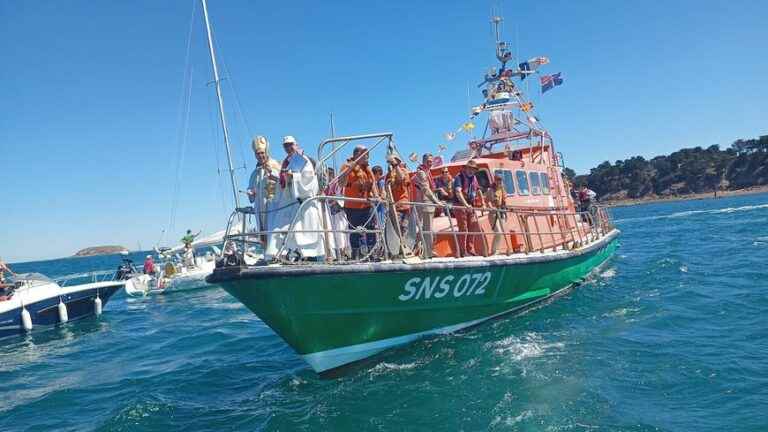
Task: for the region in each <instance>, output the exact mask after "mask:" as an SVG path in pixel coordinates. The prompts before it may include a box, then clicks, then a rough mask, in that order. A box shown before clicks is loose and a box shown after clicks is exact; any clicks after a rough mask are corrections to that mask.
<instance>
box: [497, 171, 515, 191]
mask: <svg viewBox="0 0 768 432" xmlns="http://www.w3.org/2000/svg"><path fill="white" fill-rule="evenodd" d="M496 174H497V175H501V179H502V180H503V181H504V191H505V192H506V193H507V195H514V194H515V179H514V177H513V176H512V171H509V170H496Z"/></svg>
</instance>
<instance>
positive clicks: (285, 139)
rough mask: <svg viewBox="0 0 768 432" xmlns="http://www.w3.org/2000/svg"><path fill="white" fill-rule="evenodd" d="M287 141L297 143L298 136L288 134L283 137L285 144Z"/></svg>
mask: <svg viewBox="0 0 768 432" xmlns="http://www.w3.org/2000/svg"><path fill="white" fill-rule="evenodd" d="M285 143H291V144H296V138H294V137H293V136H292V135H286V136H285V137H283V144H285Z"/></svg>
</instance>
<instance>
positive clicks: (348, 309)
mask: <svg viewBox="0 0 768 432" xmlns="http://www.w3.org/2000/svg"><path fill="white" fill-rule="evenodd" d="M618 234H619V232H618V231H617V230H614V231H612V232H611V233H609V234H608V235H606V236H604V237H602V238H601V239H599V240H597V241H596V242H594V243H592V244H590V245H589V246H587V247H583V248H581V249H577V250H574V251H558V252H550V253H543V254H538V253H537V254H529V255H517V256H512V257H490V258H480V257H473V258H464V259H450V258H448V259H438V260H432V261H429V262H421V263H417V264H405V263H403V264H395V263H372V264H359V265H347V266H339V265H314V266H304V267H303V268H297V267H290V266H275V267H269V266H268V267H237V268H224V269H217V270H216V271H215V272H214V273H213V275H211V276H210V277H209V282H212V283H219V284H220V285H222V286H223V287H224V289H225V290H226V291H227V292H228V293H230V294H231V295H233V296H234V297H235V298H237V299H238V300H239V301H240V302H242V303H243V304H244V305H245V306H247V307H248V308H249V309H250V310H251V311H253V312H254V313H255V314H256V315H257V316H258V317H259V318H261V319H262V320H263V321H264V322H265V323H266V324H267V325H269V326H270V327H271V328H272V329H273V330H274V331H275V332H276V333H277V334H278V335H280V336H281V337H282V338H283V339H284V340H285V341H286V342H287V343H288V344H289V345H290V346H291V347H293V349H295V350H296V352H297V353H299V354H300V355H301V356H302V357H303V358H304V359H305V360H306V361H307V362H308V363H309V364H310V365H311V366H312V368H313V369H314V370H315V371H317V372H324V371H328V370H330V369H334V368H337V367H339V366H343V365H345V364H348V363H351V362H354V361H357V360H361V359H363V358H366V357H369V356H371V355H374V354H377V353H379V352H381V351H383V350H385V349H388V348H391V347H394V346H397V345H402V344H405V343H408V342H411V341H413V340H415V339H417V338H419V337H422V336H426V335H430V334H441V333H450V332H453V331H457V330H460V329H462V328H466V327H469V326H472V325H475V324H478V323H480V322H482V321H485V320H487V319H490V318H493V317H496V316H499V315H502V314H506V313H509V312H514V311H518V310H521V309H524V308H527V307H530V306H532V305H533V304H535V303H537V302H540V301H542V300H545V299H547V298H549V297H551V296H554V295H556V294H557V293H558V292H561V291H562V290H564V289H567V288H569V287H571V286H572V285H573V284H575V283H577V282H579V281H581V280H582V279H583V278H584V277H586V276H587V275H588V274H589V273H590V272H591V271H593V270H594V269H595V268H596V267H597V266H599V265H600V264H602V263H603V262H605V261H606V260H607V259H608V258H609V257H610V256H611V255H612V254H613V252H614V251H615V249H616V248H617V247H618V240H617V238H618Z"/></svg>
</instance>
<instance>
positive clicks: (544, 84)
mask: <svg viewBox="0 0 768 432" xmlns="http://www.w3.org/2000/svg"><path fill="white" fill-rule="evenodd" d="M560 74H561V72H558V73H556V74H552V75H542V76H541V78H540V80H541V93H542V94H544V93H546V92H547V91H549V90H552V89H553V88H555V87H557V86H559V85H562V84H563V78H562V77H561V76H560Z"/></svg>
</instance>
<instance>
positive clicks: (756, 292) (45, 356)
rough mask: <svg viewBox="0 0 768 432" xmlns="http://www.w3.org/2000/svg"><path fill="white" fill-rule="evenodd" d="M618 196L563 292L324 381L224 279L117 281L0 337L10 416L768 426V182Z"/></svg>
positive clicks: (397, 424)
mask: <svg viewBox="0 0 768 432" xmlns="http://www.w3.org/2000/svg"><path fill="white" fill-rule="evenodd" d="M611 213H612V214H613V216H614V217H615V219H616V225H617V226H618V227H619V228H620V229H621V230H622V237H621V247H620V249H619V250H618V252H617V254H616V255H615V257H614V258H613V259H612V260H611V261H610V262H608V263H607V264H606V265H605V266H603V267H602V268H601V269H599V271H598V272H597V273H596V274H594V275H593V276H592V277H591V278H590V279H589V280H587V281H586V282H585V283H583V284H582V285H581V286H579V287H578V288H577V289H575V290H573V291H571V292H570V293H569V294H568V295H566V296H565V297H563V298H560V299H558V300H557V301H555V302H553V303H551V304H549V305H546V306H544V307H541V308H538V309H536V310H533V311H530V312H528V313H526V314H524V315H522V316H517V317H508V318H503V319H498V320H494V321H492V322H490V323H487V324H484V325H481V326H478V327H476V328H474V329H472V330H470V331H467V332H465V333H461V334H458V335H451V336H444V337H438V338H432V339H428V340H424V341H420V342H417V343H414V344H411V345H409V346H406V347H404V348H401V349H397V350H393V351H389V352H387V353H385V354H384V355H382V356H379V357H377V358H376V359H374V361H372V362H370V364H367V365H365V366H364V367H362V368H359V369H357V370H354V371H350V372H349V373H348V374H347V375H345V376H343V377H340V378H337V379H332V380H328V379H320V378H318V376H316V375H315V374H314V373H313V372H312V371H311V370H310V369H309V367H308V366H307V365H306V364H305V363H304V362H303V361H302V360H301V359H300V358H299V357H298V356H296V354H295V353H294V352H293V351H292V350H291V349H290V348H289V347H287V346H286V345H285V344H284V343H283V342H282V340H281V339H280V338H278V337H277V336H276V335H275V334H274V333H273V332H272V331H271V330H270V329H269V328H268V327H267V326H266V325H264V324H263V323H262V322H260V321H259V320H258V319H257V318H256V317H255V316H254V315H253V314H251V313H250V312H249V311H248V310H246V309H245V308H244V307H243V306H241V305H240V304H239V303H238V302H236V301H235V300H234V299H233V298H231V297H230V296H229V295H227V294H226V293H225V292H224V291H222V290H221V289H219V288H216V287H211V288H208V289H199V290H194V291H187V292H180V293H175V294H168V295H159V296H153V297H148V298H142V299H132V298H125V297H124V296H122V297H116V298H114V299H113V300H112V301H111V302H110V303H109V304H108V305H107V307H105V309H104V315H103V316H102V317H100V318H92V319H87V320H84V321H80V322H72V323H69V324H66V325H64V326H61V327H58V328H53V329H49V330H44V331H39V332H36V333H33V334H32V335H31V336H26V337H18V338H13V339H10V340H8V339H6V340H4V341H2V342H0V431H22V430H24V431H49V430H63V431H69V430H71V431H88V430H99V431H169V430H185V431H228V430H275V431H277V430H306V431H318V430H330V431H359V430H392V431H400V430H425V431H433V430H466V431H474V430H511V431H764V430H768V415H767V414H766V413H767V412H768V277H767V276H768V274H767V273H768V271H767V270H766V268H767V266H766V264H768V195H752V196H741V197H733V198H722V199H713V200H703V201H688V202H673V203H663V204H649V205H641V206H636V207H626V208H616V209H613V210H611ZM135 258H136V259H137V261H140V259H141V256H140V255H136V257H135ZM118 263H119V257H117V256H111V257H97V258H71V259H62V260H55V261H44V262H33V263H23V264H16V265H15V266H14V267H15V269H16V271H19V272H23V271H38V272H41V273H45V274H47V275H49V276H62V275H66V274H72V273H79V272H84V271H92V270H104V269H110V268H114V267H116V266H117V265H118Z"/></svg>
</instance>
